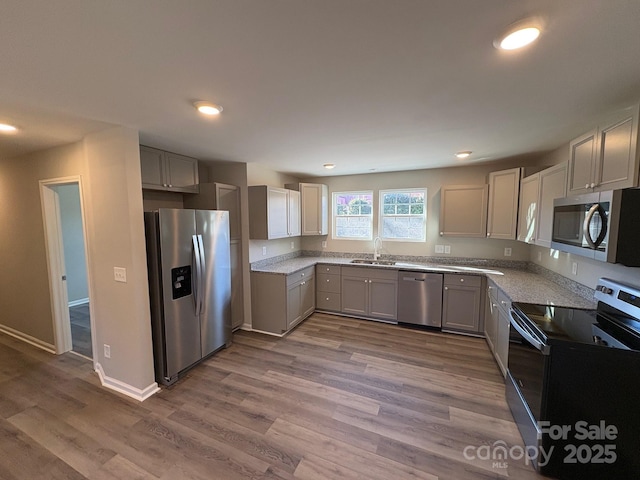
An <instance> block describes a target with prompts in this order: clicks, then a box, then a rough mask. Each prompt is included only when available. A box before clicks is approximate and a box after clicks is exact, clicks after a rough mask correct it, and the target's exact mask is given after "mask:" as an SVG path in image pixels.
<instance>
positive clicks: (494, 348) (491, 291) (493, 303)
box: [484, 281, 511, 376]
mask: <svg viewBox="0 0 640 480" xmlns="http://www.w3.org/2000/svg"><path fill="white" fill-rule="evenodd" d="M510 308H511V301H510V300H509V297H507V295H506V294H505V293H504V292H502V290H500V289H499V288H498V287H496V285H495V284H493V282H491V281H489V282H488V286H487V308H486V309H485V311H486V313H485V323H484V331H485V338H486V340H487V344H488V345H489V349H490V350H491V352H492V353H493V356H494V358H495V359H496V363H497V364H498V367H499V368H500V372H502V375H503V376H506V375H507V356H508V354H509V333H510V328H511V327H510V322H509V309H510Z"/></svg>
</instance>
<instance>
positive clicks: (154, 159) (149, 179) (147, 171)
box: [140, 145, 167, 190]
mask: <svg viewBox="0 0 640 480" xmlns="http://www.w3.org/2000/svg"><path fill="white" fill-rule="evenodd" d="M140 173H141V176H142V188H148V189H153V190H165V189H166V187H167V184H166V181H165V176H166V175H165V171H164V152H163V151H162V150H157V149H155V148H150V147H145V146H142V145H141V146H140Z"/></svg>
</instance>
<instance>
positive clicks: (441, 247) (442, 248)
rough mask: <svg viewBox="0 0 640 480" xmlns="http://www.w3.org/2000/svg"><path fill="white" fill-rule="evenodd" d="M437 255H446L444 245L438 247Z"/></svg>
mask: <svg viewBox="0 0 640 480" xmlns="http://www.w3.org/2000/svg"><path fill="white" fill-rule="evenodd" d="M436 253H444V245H436Z"/></svg>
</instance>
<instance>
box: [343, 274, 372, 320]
mask: <svg viewBox="0 0 640 480" xmlns="http://www.w3.org/2000/svg"><path fill="white" fill-rule="evenodd" d="M368 296H369V279H367V278H362V277H350V276H346V275H342V294H341V297H342V312H343V313H347V314H350V315H361V316H366V315H367V305H368V300H369V298H368Z"/></svg>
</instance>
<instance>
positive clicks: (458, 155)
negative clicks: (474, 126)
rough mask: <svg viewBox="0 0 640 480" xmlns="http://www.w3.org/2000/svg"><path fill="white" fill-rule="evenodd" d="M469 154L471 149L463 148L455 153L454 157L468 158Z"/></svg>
mask: <svg viewBox="0 0 640 480" xmlns="http://www.w3.org/2000/svg"><path fill="white" fill-rule="evenodd" d="M469 155H471V151H470V150H465V151H464V152H458V153H456V157H458V158H468V157H469Z"/></svg>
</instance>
